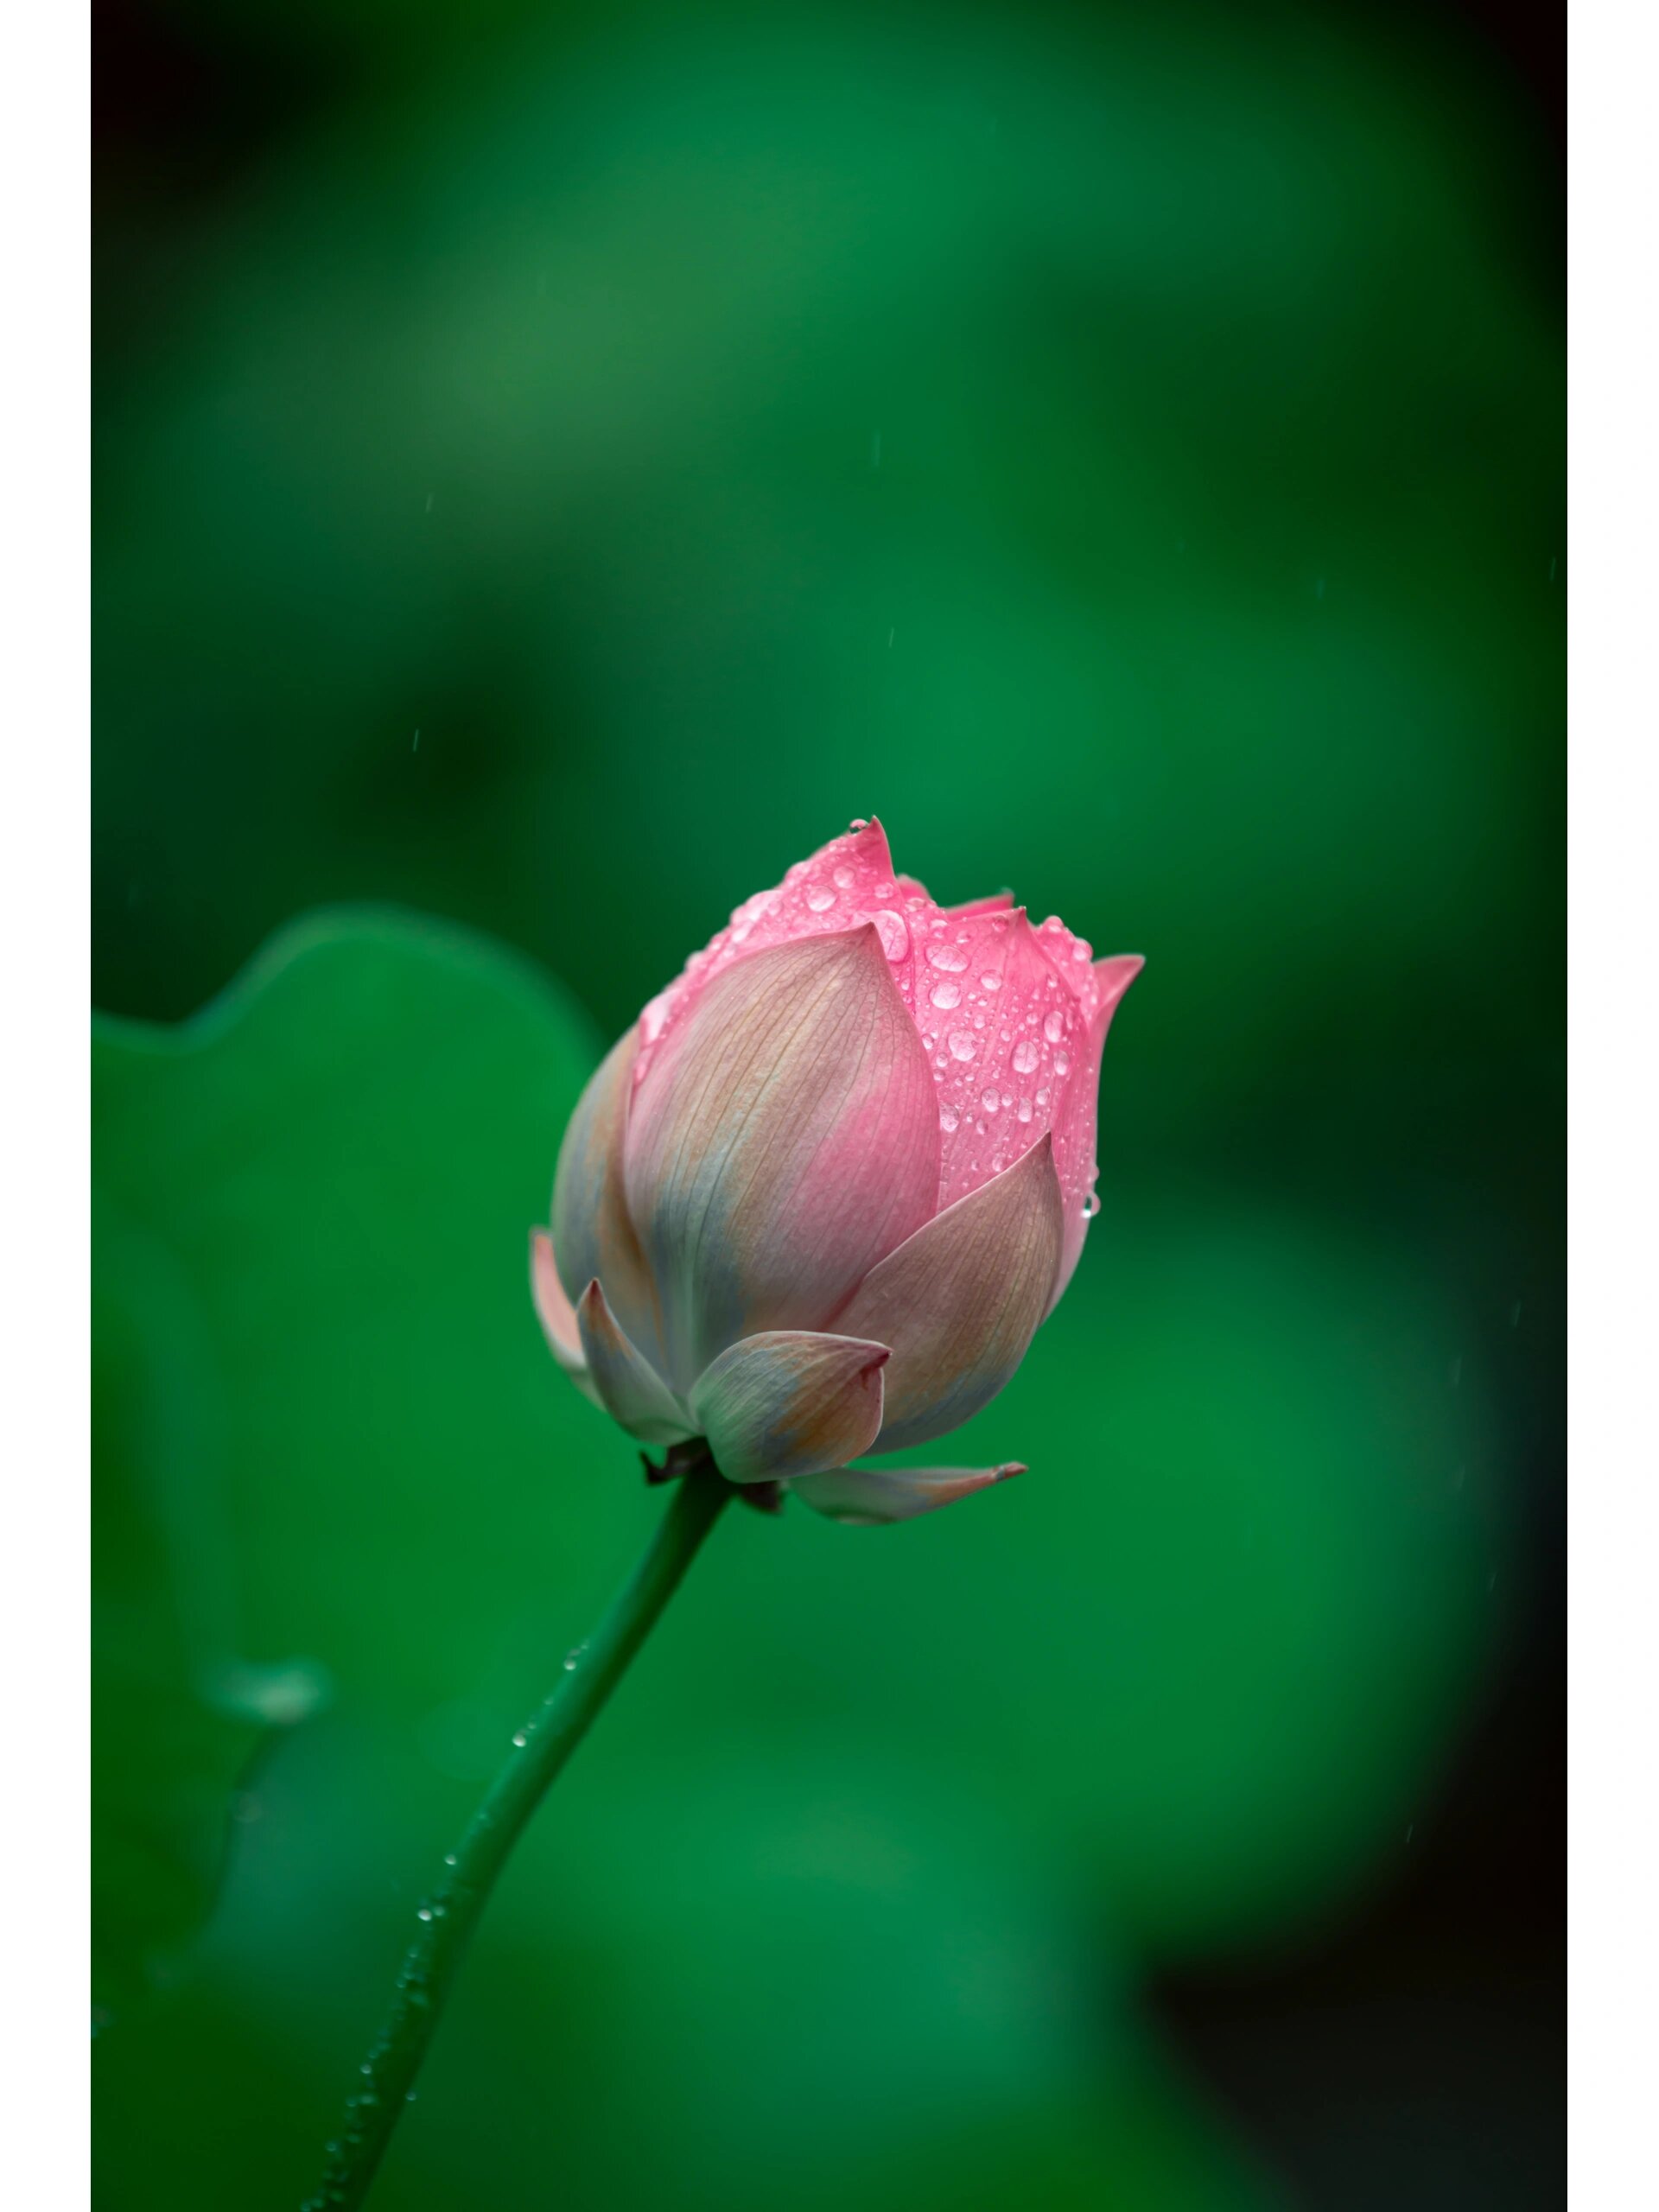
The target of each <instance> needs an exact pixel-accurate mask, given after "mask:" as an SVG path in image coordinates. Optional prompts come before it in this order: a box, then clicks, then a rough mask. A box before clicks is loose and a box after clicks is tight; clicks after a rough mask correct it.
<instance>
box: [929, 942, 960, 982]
mask: <svg viewBox="0 0 1659 2212" xmlns="http://www.w3.org/2000/svg"><path fill="white" fill-rule="evenodd" d="M927 964H928V966H929V967H930V968H938V969H943V970H944V973H945V974H946V975H947V976H960V975H961V973H962V971H963V969H964V968H965V967H966V966H967V965H968V956H967V954H966V953H965V952H964V951H963V949H962V947H961V946H960V945H959V944H930V945H929V946H928V948H927Z"/></svg>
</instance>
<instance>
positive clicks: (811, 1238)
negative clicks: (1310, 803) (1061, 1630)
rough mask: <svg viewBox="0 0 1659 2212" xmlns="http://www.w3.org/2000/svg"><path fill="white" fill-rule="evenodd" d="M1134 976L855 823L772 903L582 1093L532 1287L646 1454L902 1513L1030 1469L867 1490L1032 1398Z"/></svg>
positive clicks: (553, 1327)
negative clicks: (935, 886)
mask: <svg viewBox="0 0 1659 2212" xmlns="http://www.w3.org/2000/svg"><path fill="white" fill-rule="evenodd" d="M1140 969H1141V959H1140V957H1139V956H1138V955H1135V954H1126V955H1122V956H1120V957H1116V958H1113V959H1109V960H1100V961H1091V958H1090V948H1089V946H1088V945H1087V944H1085V943H1084V940H1083V939H1082V938H1077V937H1074V936H1073V935H1072V934H1071V931H1070V930H1068V929H1067V928H1066V927H1065V925H1064V924H1063V923H1062V922H1061V921H1060V920H1059V919H1058V917H1056V916H1052V915H1051V916H1050V918H1048V920H1047V921H1046V922H1044V923H1043V924H1042V925H1040V926H1039V927H1034V926H1033V925H1032V923H1031V922H1030V921H1029V920H1028V918H1027V914H1026V912H1025V909H1024V908H1023V907H1021V906H1014V903H1013V900H1012V899H1010V898H1009V897H1008V896H1007V895H1006V894H1002V895H999V896H996V897H993V898H989V899H975V900H972V901H971V902H970V903H969V905H967V906H937V905H936V904H935V903H934V901H933V900H932V899H931V898H930V897H929V896H928V894H927V893H926V892H925V890H924V889H923V887H922V886H921V885H920V884H919V883H917V882H915V881H913V880H912V879H911V878H910V877H908V876H902V875H895V874H894V873H893V860H892V855H890V853H889V852H888V849H887V838H886V836H885V835H884V834H883V832H882V829H881V826H880V823H876V822H868V823H864V822H855V823H854V824H853V826H852V829H851V830H850V831H849V833H848V834H847V835H846V836H842V837H836V838H834V839H832V840H831V842H829V844H827V845H826V846H825V847H824V848H823V850H822V851H821V852H818V853H815V854H814V855H813V856H812V858H811V859H810V860H807V861H798V862H797V864H796V865H795V866H794V867H793V868H791V869H790V871H789V873H788V874H787V875H786V876H785V879H784V880H783V882H782V883H781V884H780V885H779V887H778V888H777V889H776V890H773V891H763V892H759V893H756V894H755V896H754V897H753V898H752V899H747V901H746V902H745V903H744V904H743V905H742V906H740V907H739V908H738V909H737V911H736V912H735V913H734V915H733V916H732V918H731V922H730V924H729V925H728V927H727V928H725V929H723V930H721V931H720V933H719V935H718V936H716V937H715V938H714V939H713V940H712V941H711V942H710V943H709V944H708V945H707V946H705V947H704V949H703V950H702V951H701V952H698V953H695V954H693V956H692V957H691V958H690V960H689V961H688V962H687V963H686V966H685V969H684V972H683V974H682V975H681V976H679V977H678V978H677V980H676V981H675V982H672V983H671V984H670V985H669V987H668V988H667V989H666V990H665V991H664V992H663V993H662V994H661V995H660V996H658V997H657V998H655V999H653V1000H652V1002H651V1004H650V1005H649V1006H648V1007H646V1008H645V1012H644V1013H643V1014H641V1016H640V1017H639V1021H638V1022H637V1023H636V1024H635V1025H634V1027H632V1028H631V1029H630V1030H629V1031H628V1032H627V1033H626V1036H624V1037H623V1038H622V1039H620V1042H619V1043H618V1044H617V1045H616V1046H614V1048H613V1050H612V1052H611V1053H610V1055H609V1057H608V1058H607V1059H606V1060H605V1062H604V1064H603V1065H602V1066H601V1068H600V1070H599V1071H598V1073H597V1074H596V1075H595V1076H594V1077H593V1080H592V1081H591V1082H590V1083H589V1084H588V1088H587V1090H585V1091H584V1092H583V1094H582V1099H581V1101H580V1103H578V1105H577V1107H576V1110H575V1114H574V1115H573V1116H572V1117H571V1121H570V1126H569V1128H568V1129H567V1131H566V1132H565V1137H564V1142H563V1147H562V1148H561V1150H560V1154H559V1163H558V1173H557V1177H556V1182H555V1185H554V1192H553V1222H552V1233H551V1235H549V1234H548V1233H547V1232H546V1231H545V1230H537V1232H536V1234H535V1236H534V1237H533V1239H532V1243H531V1283H532V1287H533V1290H534V1294H535V1300H536V1305H537V1312H538V1313H539V1314H540V1317H541V1320H542V1325H543V1328H544V1329H545V1331H546V1333H547V1338H548V1341H549V1343H550V1345H551V1347H552V1350H553V1353H554V1357H556V1359H557V1361H558V1363H559V1364H560V1365H561V1366H562V1367H563V1369H564V1370H566V1372H567V1373H568V1374H569V1376H571V1377H572V1378H573V1379H574V1380H575V1383H577V1385H578V1386H579V1387H580V1388H581V1389H582V1390H584V1391H585V1392H586V1393H587V1395H588V1396H589V1397H590V1398H592V1399H593V1400H594V1402H595V1403H596V1404H598V1405H600V1406H601V1407H602V1408H604V1409H605V1411H606V1412H607V1413H608V1414H610V1415H611V1416H612V1418H613V1420H615V1421H619V1422H620V1424H621V1425H622V1427H624V1428H625V1429H626V1430H627V1431H628V1433H630V1435H632V1436H634V1437H636V1438H637V1439H639V1440H640V1442H642V1443H645V1444H652V1445H658V1446H664V1445H665V1446H670V1447H671V1451H670V1453H669V1458H668V1461H667V1463H666V1464H667V1471H670V1472H672V1471H673V1470H674V1468H675V1466H676V1465H683V1464H686V1463H687V1461H688V1459H690V1457H691V1456H695V1455H694V1454H693V1453H692V1452H690V1448H689V1447H690V1446H692V1444H693V1440H700V1441H701V1443H702V1444H703V1445H706V1446H707V1449H708V1451H709V1453H710V1454H711V1455H712V1457H713V1459H714V1461H715V1465H717V1466H718V1467H719V1469H720V1470H721V1473H722V1474H724V1475H725V1476H726V1478H727V1479H728V1481H730V1482H732V1483H734V1484H741V1485H744V1486H746V1490H747V1491H748V1492H749V1494H751V1495H752V1496H753V1497H756V1498H760V1497H766V1498H767V1499H769V1500H770V1499H775V1498H778V1497H781V1495H782V1486H785V1485H786V1486H787V1487H788V1489H789V1490H791V1491H796V1492H798V1494H799V1495H800V1496H801V1497H804V1499H805V1500H806V1501H807V1503H809V1504H810V1505H812V1506H814V1507H816V1508H817V1510H819V1511H820V1512H823V1513H827V1514H829V1515H830V1516H832V1517H834V1518H836V1519H838V1520H843V1521H855V1522H887V1521H899V1520H907V1519H909V1518H910V1517H911V1516H912V1515H915V1514H918V1513H923V1512H926V1511H928V1510H931V1508H933V1507H935V1506H938V1505H944V1504H948V1503H950V1502H951V1501H952V1500H953V1499H956V1498H958V1497H965V1496H966V1495H968V1493H969V1492H970V1491H976V1490H979V1489H982V1488H983V1487H984V1486H985V1485H986V1484H989V1483H994V1482H998V1481H1001V1479H1003V1478H1005V1477H1007V1476H1008V1475H1013V1474H1019V1473H1022V1472H1023V1471H1024V1470H1023V1468H1021V1467H1020V1466H1019V1465H1015V1464H1009V1465H1002V1466H998V1467H986V1468H966V1467H934V1468H925V1469H918V1468H914V1467H906V1468H902V1469H899V1468H892V1467H887V1468H881V1467H855V1466H853V1465H850V1464H849V1463H850V1462H851V1461H852V1460H854V1459H863V1458H868V1457H869V1456H870V1455H872V1454H874V1455H877V1456H879V1455H880V1454H882V1453H886V1452H899V1451H903V1450H906V1449H908V1448H909V1447H910V1446H914V1445H920V1444H926V1443H931V1441H932V1440H933V1439H934V1438H936V1437H940V1436H944V1435H946V1434H948V1433H949V1432H950V1430H951V1429H953V1428H957V1427H960V1425H961V1424H962V1423H963V1421H967V1420H968V1419H969V1417H970V1416H971V1415H972V1414H976V1413H977V1412H978V1411H979V1409H980V1408H981V1407H982V1406H984V1405H986V1404H988V1402H989V1401H990V1400H991V1399H992V1398H994V1397H995V1395H996V1394H997V1392H998V1391H999V1390H1001V1389H1002V1387H1003V1385H1004V1384H1005V1383H1007V1381H1008V1380H1009V1378H1010V1376H1012V1375H1013V1374H1014V1370H1015V1369H1016V1368H1017V1367H1018V1366H1019V1364H1020V1361H1021V1360H1022V1359H1023V1358H1024V1357H1025V1354H1026V1348H1027V1345H1028V1344H1030V1342H1031V1339H1032V1337H1033V1334H1034V1332H1035V1331H1036V1329H1037V1327H1038V1325H1039V1322H1041V1321H1042V1319H1044V1317H1045V1316H1046V1314H1047V1313H1049V1312H1051V1311H1052V1308H1053V1306H1054V1304H1055V1302H1056V1301H1057V1300H1058V1298H1059V1296H1060V1294H1061V1292H1062V1291H1063V1290H1064V1289H1065V1286H1066V1284H1067V1282H1068V1281H1070V1280H1071V1272H1072V1270H1073V1268H1075V1267H1076V1266H1077V1259H1078V1255H1079V1254H1080V1253H1081V1252H1082V1249H1083V1242H1084V1231H1085V1230H1086V1229H1087V1227H1088V1224H1089V1220H1090V1217H1091V1216H1092V1215H1093V1214H1094V1213H1096V1211H1098V1206H1099V1202H1098V1200H1097V1199H1096V1197H1095V1178H1096V1173H1097V1169H1096V1161H1095V1101H1096V1090H1097V1088H1098V1084H1099V1077H1100V1058H1101V1050H1102V1047H1103V1045H1104V1043H1105V1041H1106V1032H1107V1029H1108V1028H1109V1026H1110V1023H1111V1019H1112V1015H1113V1014H1114V1013H1115V1012H1116V1007H1117V1005H1118V1002H1119V1001H1120V1000H1121V999H1122V996H1123V994H1124V993H1125V991H1127V990H1128V987H1129V985H1130V984H1131V983H1132V982H1134V980H1135V976H1137V975H1138V974H1139V972H1140Z"/></svg>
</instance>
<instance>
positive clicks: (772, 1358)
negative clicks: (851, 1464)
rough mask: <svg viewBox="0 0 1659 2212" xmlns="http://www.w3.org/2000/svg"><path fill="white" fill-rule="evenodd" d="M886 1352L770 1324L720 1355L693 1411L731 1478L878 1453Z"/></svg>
mask: <svg viewBox="0 0 1659 2212" xmlns="http://www.w3.org/2000/svg"><path fill="white" fill-rule="evenodd" d="M886 1363H887V1346H886V1345H885V1344H870V1343H864V1342H861V1341H860V1340H859V1339H858V1338H853V1337H827V1336H817V1335H814V1334H812V1333H810V1332H808V1331H806V1330H804V1329H774V1330H770V1331H768V1332H766V1333H765V1334H764V1335H761V1336H758V1337H745V1338H744V1339H743V1341H742V1342H741V1344H733V1345H731V1346H730V1347H729V1349H728V1350H727V1351H723V1352H721V1356H720V1357H719V1358H718V1359H717V1360H715V1363H714V1364H713V1366H711V1367H710V1368H709V1369H708V1370H707V1371H706V1372H705V1373H704V1374H703V1375H702V1376H699V1377H698V1380H697V1383H696V1389H694V1390H693V1391H692V1393H691V1410H692V1412H693V1413H694V1414H696V1420H697V1425H698V1427H699V1428H700V1429H701V1430H702V1433H703V1435H704V1436H706V1437H707V1438H708V1440H709V1450H710V1451H711V1452H713V1453H714V1455H715V1465H716V1466H717V1467H718V1468H719V1469H720V1471H721V1474H722V1475H724V1476H725V1477H726V1479H727V1480H728V1482H734V1483H765V1482H785V1483H786V1482H789V1481H791V1480H792V1479H793V1478H795V1477H797V1476H798V1475H814V1474H817V1473H819V1472H820V1471H822V1470H823V1468H825V1467H834V1466H837V1465H839V1464H840V1463H841V1461H842V1460H843V1459H854V1458H855V1457H856V1456H857V1455H858V1453H859V1452H868V1450H869V1448H870V1446H871V1445H872V1444H874V1441H875V1440H876V1436H877V1434H878V1433H880V1427H881V1370H882V1368H883V1367H884V1365H885V1364H886Z"/></svg>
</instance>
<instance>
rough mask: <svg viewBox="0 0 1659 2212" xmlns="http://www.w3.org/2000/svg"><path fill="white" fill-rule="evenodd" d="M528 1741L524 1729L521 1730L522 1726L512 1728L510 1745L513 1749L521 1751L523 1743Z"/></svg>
mask: <svg viewBox="0 0 1659 2212" xmlns="http://www.w3.org/2000/svg"><path fill="white" fill-rule="evenodd" d="M529 1741H530V1738H529V1737H528V1736H527V1735H526V1734H525V1733H524V1730H523V1729H522V1728H515V1729H514V1730H513V1732H512V1747H513V1749H514V1751H523V1750H524V1745H526V1744H527V1743H528V1742H529Z"/></svg>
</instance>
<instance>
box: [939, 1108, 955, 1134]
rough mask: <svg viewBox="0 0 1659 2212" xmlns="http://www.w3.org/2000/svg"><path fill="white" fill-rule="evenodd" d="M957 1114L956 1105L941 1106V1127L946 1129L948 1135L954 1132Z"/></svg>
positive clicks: (945, 1132)
mask: <svg viewBox="0 0 1659 2212" xmlns="http://www.w3.org/2000/svg"><path fill="white" fill-rule="evenodd" d="M939 1127H940V1128H942V1129H943V1130H944V1134H945V1135H946V1136H950V1135H951V1134H952V1132H953V1131H954V1130H955V1128H956V1127H957V1109H956V1108H955V1107H954V1106H941V1107H940V1109H939Z"/></svg>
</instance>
